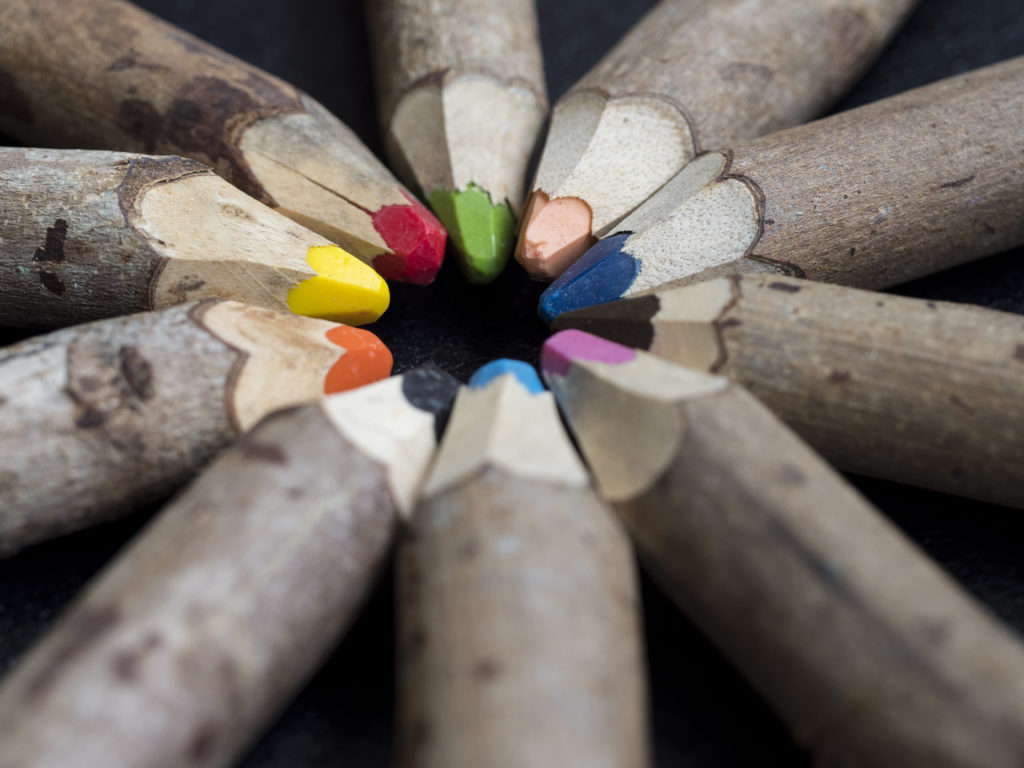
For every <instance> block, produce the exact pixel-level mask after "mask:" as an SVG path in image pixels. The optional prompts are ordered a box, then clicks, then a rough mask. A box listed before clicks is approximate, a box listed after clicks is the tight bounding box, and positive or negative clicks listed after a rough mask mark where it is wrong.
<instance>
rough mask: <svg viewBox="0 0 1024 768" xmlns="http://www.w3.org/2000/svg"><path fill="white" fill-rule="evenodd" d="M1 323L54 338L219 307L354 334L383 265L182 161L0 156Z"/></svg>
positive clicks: (377, 310) (72, 154)
mask: <svg viewBox="0 0 1024 768" xmlns="http://www.w3.org/2000/svg"><path fill="white" fill-rule="evenodd" d="M0 190H3V194H0V221H3V223H4V233H3V238H2V239H0V324H2V325H8V326H22V327H36V328H54V327H59V326H63V325H72V324H74V323H81V322H87V321H90V320H98V319H101V318H105V317H113V316H117V315H124V314H130V313H133V312H142V311H144V310H150V309H161V308H163V307H168V306H173V305H175V304H181V303H184V302H187V301H192V300H195V299H202V298H209V297H221V298H230V299H237V300H239V301H244V302H247V303H250V304H257V305H260V306H266V307H270V308H272V309H278V310H284V311H287V310H289V309H290V310H292V311H294V312H297V313H299V314H304V315H311V316H314V317H320V318H322V319H325V320H332V321H335V322H344V323H349V324H352V325H360V324H362V323H367V322H372V321H374V320H376V319H377V318H378V317H380V315H381V313H382V312H384V310H385V309H386V308H387V306H388V301H389V293H388V286H387V283H385V282H384V280H382V279H381V277H380V275H378V274H377V273H376V272H374V271H373V269H372V268H370V267H369V266H367V265H366V264H364V263H363V262H361V261H359V260H358V259H356V258H355V257H353V256H352V255H350V254H348V253H346V252H345V251H343V250H342V249H341V248H339V247H338V246H336V245H331V244H330V243H329V241H327V240H325V239H324V238H323V237H322V236H320V235H318V234H316V233H315V232H312V231H310V230H308V229H306V228H304V227H302V226H299V225H298V224H296V223H295V222H293V221H291V220H290V219H287V218H285V217H284V216H282V215H281V214H279V213H277V212H275V211H273V210H271V209H270V208H268V207H266V206H265V205H262V204H261V203H258V202H257V201H255V200H253V199H252V198H251V197H249V196H248V195H246V194H244V193H242V192H240V191H239V190H238V189H236V188H235V187H233V186H232V185H230V184H228V183H227V182H226V181H224V180H223V179H221V178H220V177H218V176H216V175H215V174H214V173H213V171H211V170H210V169H209V168H207V167H206V166H203V165H201V164H200V163H198V162H196V161H194V160H186V159H184V158H180V157H152V156H148V155H133V154H125V153H122V152H105V151H84V150H60V149H12V148H0Z"/></svg>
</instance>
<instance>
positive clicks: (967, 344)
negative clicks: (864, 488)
mask: <svg viewBox="0 0 1024 768" xmlns="http://www.w3.org/2000/svg"><path fill="white" fill-rule="evenodd" d="M734 296H735V300H734V301H733V302H732V303H730V304H729V305H728V306H727V307H726V308H725V309H724V310H723V311H722V312H721V314H719V316H718V317H717V318H716V320H715V321H714V325H715V328H716V329H717V332H718V334H719V339H720V342H719V349H720V351H721V357H720V358H719V359H720V363H719V364H717V365H715V366H714V367H713V369H714V370H715V371H717V372H720V373H722V374H724V375H726V376H728V377H729V378H730V379H733V380H735V381H738V382H740V383H742V384H743V385H745V386H746V387H748V388H749V389H750V390H751V392H753V393H754V394H755V395H757V397H758V398H760V399H761V400H762V401H763V402H764V403H765V404H766V405H768V407H770V408H771V409H772V410H773V411H775V412H776V414H777V415H778V416H779V417H780V418H781V419H782V420H783V421H785V422H786V423H787V424H789V425H790V426H791V427H792V428H793V429H795V430H796V431H797V432H798V433H800V435H801V436H803V437H804V439H806V440H807V441H808V442H809V443H810V444H811V445H812V446H813V447H814V448H815V449H817V450H818V451H820V452H821V453H823V454H824V455H825V457H826V458H828V459H829V460H830V461H831V462H833V463H834V464H836V465H837V466H839V467H842V468H843V469H844V470H846V471H848V472H856V473H858V474H864V475H871V476H874V477H883V478H888V479H891V480H896V481H898V482H904V483H911V484H913V485H918V486H923V487H925V488H931V489H933V490H937V491H942V492H943V493H953V494H958V495H962V496H969V497H971V498H976V499H982V500H985V501H990V502H994V503H997V504H1009V505H1012V506H1015V507H1024V476H1022V473H1021V468H1022V467H1024V318H1021V317H1020V316H1019V315H1012V314H1009V313H1002V312H993V311H991V310H987V309H982V308H980V307H972V306H968V305H962V304H951V303H946V302H941V303H937V302H932V301H921V300H917V299H906V298H901V297H898V296H882V295H878V294H871V293H866V292H860V291H858V292H852V291H849V290H844V289H842V288H838V287H835V286H826V285H819V284H815V283H804V282H799V281H796V280H787V279H772V278H767V277H750V278H742V279H737V280H736V281H735V294H734ZM652 351H655V352H657V350H653V349H652Z"/></svg>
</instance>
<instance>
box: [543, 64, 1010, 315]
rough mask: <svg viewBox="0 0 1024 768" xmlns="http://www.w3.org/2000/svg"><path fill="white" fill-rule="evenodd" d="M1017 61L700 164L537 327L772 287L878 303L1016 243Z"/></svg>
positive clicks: (591, 257) (613, 242)
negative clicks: (852, 295)
mask: <svg viewBox="0 0 1024 768" xmlns="http://www.w3.org/2000/svg"><path fill="white" fill-rule="evenodd" d="M1022 122H1024V57H1022V58H1019V59H1012V60H1010V61H1007V62H1004V63H1002V64H997V65H995V66H991V67H986V68H984V69H979V70H977V71H975V72H970V73H968V74H966V75H961V76H959V77H953V78H949V79H947V80H941V81H939V82H937V83H933V84H931V85H928V86H925V87H923V88H918V89H916V90H913V91H908V92H907V93H903V94H900V95H898V96H893V97H891V98H888V99H883V100H882V101H878V102H875V103H874V104H869V105H867V106H864V107H860V108H858V109H853V110H850V111H848V112H842V113H840V114H837V115H833V116H832V117H828V118H825V119H824V120H819V121H817V122H814V123H810V124H809V125H804V126H800V127H797V128H790V129H789V130H786V131H780V132H779V133H776V134H773V135H772V136H766V137H764V138H761V139H757V140H755V141H752V142H749V143H745V144H738V145H735V146H734V147H733V148H732V149H729V150H726V151H723V152H711V153H708V154H706V155H703V156H702V157H699V158H697V159H696V160H694V161H693V162H692V163H690V164H689V165H688V166H687V167H686V168H685V169H684V170H683V171H682V172H680V173H679V174H678V175H676V177H675V178H674V179H672V181H670V182H669V183H668V184H666V185H665V186H664V187H663V188H662V189H661V190H660V191H659V192H658V193H657V194H656V195H655V196H654V197H652V198H651V199H650V200H649V201H648V202H647V203H645V204H644V205H643V206H641V207H640V208H638V209H637V210H636V211H635V212H634V213H633V214H632V215H631V216H629V218H627V219H626V220H625V221H623V222H622V223H621V225H619V228H618V229H619V233H618V234H615V235H612V236H611V237H608V238H606V239H605V240H602V241H601V242H600V243H598V244H597V245H595V246H594V247H593V248H592V249H591V250H590V252H588V253H587V254H586V256H584V257H583V258H582V259H580V260H579V261H578V262H576V263H575V264H574V265H573V266H572V268H571V269H569V270H567V271H566V272H565V273H564V274H563V275H562V277H561V278H559V280H557V281H556V282H555V283H553V284H552V285H551V287H550V288H549V289H548V291H547V292H546V293H545V295H544V297H543V298H542V300H541V315H542V316H543V317H545V318H548V319H550V318H553V317H554V316H556V315H558V314H560V313H561V312H565V311H568V310H570V309H576V308H578V307H581V306H586V305H588V304H594V303H599V302H601V301H612V300H614V299H616V298H619V297H621V296H634V295H637V294H640V293H643V292H645V291H649V290H651V289H654V288H657V287H661V286H671V285H681V284H684V283H687V282H694V281H697V280H702V279H706V278H708V277H716V276H719V275H726V274H730V273H735V272H767V273H770V274H779V275H794V276H796V277H808V278H811V279H814V280H822V281H825V282H830V283H842V284H845V285H853V286H857V287H860V288H884V287H887V286H890V285H895V284H897V283H901V282H904V281H906V280H912V279H913V278H916V277H921V276H922V275H927V274H930V273H932V272H937V271H939V270H942V269H947V268H948V267H952V266H955V265H957V264H962V263H964V262H966V261H971V260H973V259H977V258H980V257H982V256H987V255H989V254H992V253H997V252H999V251H1002V250H1006V249H1008V248H1011V247H1013V246H1016V245H1019V244H1021V243H1024V216H1021V214H1020V209H1021V204H1020V201H1021V199H1022V198H1024V170H1022V168H1021V166H1020V163H1019V158H1020V157H1022V156H1024V131H1021V130H1020V126H1021V123H1022Z"/></svg>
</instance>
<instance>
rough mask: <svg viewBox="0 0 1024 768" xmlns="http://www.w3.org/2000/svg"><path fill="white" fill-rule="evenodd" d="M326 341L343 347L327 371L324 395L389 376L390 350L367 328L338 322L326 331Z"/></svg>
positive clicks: (390, 364)
mask: <svg viewBox="0 0 1024 768" xmlns="http://www.w3.org/2000/svg"><path fill="white" fill-rule="evenodd" d="M327 340H328V341H330V342H331V343H333V344H337V345H338V346H339V347H343V348H344V350H345V354H344V355H342V356H341V359H340V360H338V362H336V363H335V364H334V365H333V366H332V367H331V370H329V371H328V372H327V377H326V378H325V379H324V394H325V395H333V394H334V393H336V392H344V391H346V390H349V389H355V388H356V387H361V386H363V385H364V384H370V383H371V382H374V381H380V380H381V379H386V378H387V377H388V376H390V375H391V366H392V365H393V360H392V357H391V350H390V349H388V348H387V347H386V346H384V343H383V342H382V341H381V340H380V339H378V338H377V337H376V336H375V335H374V334H372V333H370V332H369V331H364V330H362V329H360V328H351V327H349V326H347V325H339V326H338V327H336V328H331V330H329V331H328V332H327Z"/></svg>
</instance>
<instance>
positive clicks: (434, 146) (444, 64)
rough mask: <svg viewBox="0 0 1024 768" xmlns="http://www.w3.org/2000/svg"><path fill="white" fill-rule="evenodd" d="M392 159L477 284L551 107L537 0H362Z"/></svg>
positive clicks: (502, 251)
mask: <svg viewBox="0 0 1024 768" xmlns="http://www.w3.org/2000/svg"><path fill="white" fill-rule="evenodd" d="M366 10H367V14H368V18H369V23H370V32H371V33H372V34H371V39H372V41H373V43H374V53H375V57H374V58H375V61H374V63H375V67H376V71H377V81H378V85H379V89H378V92H379V104H380V111H381V124H382V125H383V126H384V135H385V145H386V146H387V149H388V155H389V157H390V158H391V162H392V165H393V166H394V167H395V168H396V169H398V171H399V173H400V175H401V176H402V178H403V179H404V180H405V181H407V182H408V183H409V184H411V185H413V186H415V187H418V188H419V189H421V190H422V191H423V194H424V195H425V197H426V199H427V200H428V202H429V203H430V206H431V207H432V208H433V209H434V212H435V213H436V214H437V215H438V217H439V218H440V219H441V221H442V223H443V224H444V226H445V227H446V228H447V230H448V234H449V237H450V239H451V243H452V245H453V246H454V248H455V254H456V256H457V260H458V264H459V267H460V268H461V269H462V272H463V274H464V275H465V277H466V279H467V280H469V282H471V283H487V282H490V281H491V280H493V279H494V278H495V277H497V276H498V275H499V274H500V273H501V271H502V269H504V267H505V264H506V262H507V261H508V257H509V255H510V254H511V253H512V249H513V247H514V246H515V218H516V216H518V215H519V213H521V210H522V202H523V197H524V196H525V190H524V187H525V185H526V173H527V166H528V164H529V162H530V155H531V153H532V152H533V148H534V145H535V144H536V143H537V139H538V137H539V132H540V129H541V127H542V126H543V124H544V119H545V117H546V115H547V90H546V87H545V85H544V70H543V65H542V62H541V52H540V41H539V40H538V38H537V16H536V11H535V9H534V4H533V0H505V2H501V3H492V2H485V1H484V0H441V1H440V2H431V3H423V2H420V0H370V1H369V2H367V3H366Z"/></svg>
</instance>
